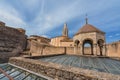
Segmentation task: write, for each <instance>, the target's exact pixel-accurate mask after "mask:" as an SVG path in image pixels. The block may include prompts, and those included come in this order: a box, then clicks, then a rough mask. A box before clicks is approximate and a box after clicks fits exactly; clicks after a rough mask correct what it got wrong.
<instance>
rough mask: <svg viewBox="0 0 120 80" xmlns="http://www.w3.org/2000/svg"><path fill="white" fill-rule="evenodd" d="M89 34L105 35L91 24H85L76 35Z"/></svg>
mask: <svg viewBox="0 0 120 80" xmlns="http://www.w3.org/2000/svg"><path fill="white" fill-rule="evenodd" d="M89 32H98V33H103V34H104V33H105V32H103V31H101V30H99V29H98V28H96V27H94V26H93V25H91V24H85V25H84V26H83V27H82V28H80V30H79V31H78V32H77V33H76V34H80V33H89Z"/></svg>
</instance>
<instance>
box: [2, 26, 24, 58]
mask: <svg viewBox="0 0 120 80" xmlns="http://www.w3.org/2000/svg"><path fill="white" fill-rule="evenodd" d="M25 46H26V35H25V34H23V33H22V32H20V31H19V30H18V29H15V28H11V27H7V26H3V27H0V58H2V59H4V58H9V57H11V56H16V55H18V54H19V53H20V52H22V51H23V49H25Z"/></svg>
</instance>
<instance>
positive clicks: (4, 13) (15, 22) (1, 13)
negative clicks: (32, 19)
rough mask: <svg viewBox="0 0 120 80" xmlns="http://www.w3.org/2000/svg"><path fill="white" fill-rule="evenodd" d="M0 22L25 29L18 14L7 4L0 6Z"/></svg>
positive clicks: (24, 24)
mask: <svg viewBox="0 0 120 80" xmlns="http://www.w3.org/2000/svg"><path fill="white" fill-rule="evenodd" d="M0 20H1V21H3V22H5V23H6V24H7V25H9V26H13V27H23V28H24V27H25V26H26V23H25V22H24V21H23V20H22V19H21V16H20V14H19V13H18V12H17V11H16V10H15V9H14V8H13V7H11V6H10V5H9V4H7V5H5V6H4V4H2V3H1V4H0Z"/></svg>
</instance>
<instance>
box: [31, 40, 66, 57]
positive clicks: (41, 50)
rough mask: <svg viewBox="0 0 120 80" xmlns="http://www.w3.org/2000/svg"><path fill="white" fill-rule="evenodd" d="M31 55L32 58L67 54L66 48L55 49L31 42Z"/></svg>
mask: <svg viewBox="0 0 120 80" xmlns="http://www.w3.org/2000/svg"><path fill="white" fill-rule="evenodd" d="M30 53H31V56H40V55H53V54H65V47H55V46H50V45H46V44H41V43H39V42H37V41H31V46H30Z"/></svg>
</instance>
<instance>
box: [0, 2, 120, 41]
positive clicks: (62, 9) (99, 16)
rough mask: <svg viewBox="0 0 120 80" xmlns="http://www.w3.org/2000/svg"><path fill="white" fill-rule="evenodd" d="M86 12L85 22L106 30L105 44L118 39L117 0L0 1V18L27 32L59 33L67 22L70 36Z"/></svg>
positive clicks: (119, 28) (119, 16)
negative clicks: (86, 19)
mask: <svg viewBox="0 0 120 80" xmlns="http://www.w3.org/2000/svg"><path fill="white" fill-rule="evenodd" d="M86 13H87V14H88V18H89V24H92V25H94V26H96V27H97V28H99V29H101V30H103V31H104V32H106V40H107V42H108V43H109V42H113V41H118V40H120V0H0V21H3V22H5V23H6V25H8V26H12V27H15V28H18V27H21V28H24V29H25V30H26V34H27V35H33V34H34V35H42V36H47V37H49V38H51V37H54V36H59V35H61V32H62V29H63V25H64V23H67V25H68V29H69V36H70V37H71V38H72V37H73V35H74V34H75V33H76V32H77V31H78V30H79V29H80V28H81V27H82V26H83V25H84V24H85V15H86Z"/></svg>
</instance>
